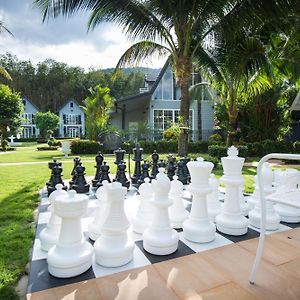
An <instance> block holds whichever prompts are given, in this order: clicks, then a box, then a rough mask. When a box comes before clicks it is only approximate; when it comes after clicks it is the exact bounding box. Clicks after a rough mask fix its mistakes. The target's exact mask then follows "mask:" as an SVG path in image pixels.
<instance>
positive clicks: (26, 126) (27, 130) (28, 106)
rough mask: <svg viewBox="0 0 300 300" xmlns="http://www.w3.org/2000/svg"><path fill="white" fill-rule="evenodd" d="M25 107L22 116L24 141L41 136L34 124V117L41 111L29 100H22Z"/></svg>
mask: <svg viewBox="0 0 300 300" xmlns="http://www.w3.org/2000/svg"><path fill="white" fill-rule="evenodd" d="M22 102H23V105H24V113H23V115H22V119H23V122H22V125H21V126H22V128H23V130H22V133H21V137H22V138H24V139H28V138H32V137H36V136H38V135H39V130H38V129H37V128H36V125H35V122H34V115H35V114H36V113H37V112H38V111H39V109H38V108H37V107H36V106H35V105H34V104H33V103H31V102H30V101H29V100H28V99H26V98H23V99H22Z"/></svg>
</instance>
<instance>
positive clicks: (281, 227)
mask: <svg viewBox="0 0 300 300" xmlns="http://www.w3.org/2000/svg"><path fill="white" fill-rule="evenodd" d="M249 228H251V229H253V230H256V231H257V232H259V233H260V229H259V228H256V227H254V226H252V225H249ZM289 229H291V228H290V227H288V226H285V225H283V224H281V223H280V225H279V228H278V229H277V230H266V234H267V235H269V234H274V233H277V232H282V231H286V230H289Z"/></svg>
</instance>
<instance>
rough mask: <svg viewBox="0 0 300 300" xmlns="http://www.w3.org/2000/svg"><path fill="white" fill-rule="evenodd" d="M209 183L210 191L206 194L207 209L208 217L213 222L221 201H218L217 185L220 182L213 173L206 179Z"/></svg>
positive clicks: (219, 209)
mask: <svg viewBox="0 0 300 300" xmlns="http://www.w3.org/2000/svg"><path fill="white" fill-rule="evenodd" d="M208 182H209V185H210V186H211V188H212V192H211V193H209V194H207V196H206V200H207V211H208V216H209V219H210V220H211V221H212V222H215V220H216V216H217V215H218V214H220V213H221V209H222V206H221V202H220V201H219V186H220V182H219V180H218V179H217V178H216V176H215V174H210V178H209V180H208Z"/></svg>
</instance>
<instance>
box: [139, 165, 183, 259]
mask: <svg viewBox="0 0 300 300" xmlns="http://www.w3.org/2000/svg"><path fill="white" fill-rule="evenodd" d="M158 171H159V173H158V174H157V175H156V179H154V180H152V186H153V191H154V198H153V199H152V200H151V202H152V204H153V206H154V212H153V219H152V221H151V224H150V225H149V227H147V228H146V230H145V231H144V233H143V247H144V249H145V250H146V251H147V252H149V253H152V254H155V255H168V254H171V253H173V252H175V251H176V250H177V248H178V241H179V235H178V232H177V231H176V230H174V229H172V227H171V225H170V219H169V212H168V207H169V206H170V205H172V200H171V199H169V197H168V193H169V191H170V185H171V184H170V179H169V178H168V176H167V175H166V174H164V168H159V169H158Z"/></svg>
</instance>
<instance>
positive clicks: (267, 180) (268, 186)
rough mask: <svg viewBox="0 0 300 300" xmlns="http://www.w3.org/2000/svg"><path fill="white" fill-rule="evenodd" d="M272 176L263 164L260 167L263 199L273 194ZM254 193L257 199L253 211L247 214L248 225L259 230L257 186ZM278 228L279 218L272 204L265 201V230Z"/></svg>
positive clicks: (259, 217)
mask: <svg viewBox="0 0 300 300" xmlns="http://www.w3.org/2000/svg"><path fill="white" fill-rule="evenodd" d="M273 179H274V174H273V171H272V168H271V167H270V165H269V163H267V162H265V163H264V164H263V167H262V180H263V182H262V184H263V188H264V195H265V197H266V196H268V195H270V194H272V193H274V191H275V189H274V188H273V186H272V184H273ZM256 192H257V193H258V198H257V200H258V201H256V203H255V207H254V209H253V210H251V211H250V212H249V221H250V225H252V226H254V227H256V228H260V224H261V201H260V196H259V187H258V185H257V187H256ZM279 226H280V216H279V215H278V214H277V213H276V211H275V210H274V204H273V203H272V202H270V201H266V229H267V230H277V229H279Z"/></svg>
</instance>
